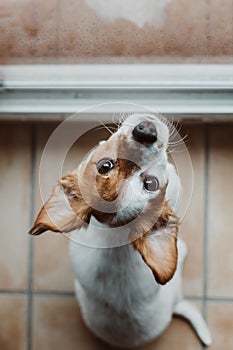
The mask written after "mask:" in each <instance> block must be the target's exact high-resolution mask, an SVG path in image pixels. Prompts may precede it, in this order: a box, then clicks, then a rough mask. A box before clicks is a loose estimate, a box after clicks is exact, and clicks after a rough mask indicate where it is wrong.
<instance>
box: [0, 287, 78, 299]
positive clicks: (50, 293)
mask: <svg viewBox="0 0 233 350" xmlns="http://www.w3.org/2000/svg"><path fill="white" fill-rule="evenodd" d="M0 294H13V295H16V294H21V295H28V296H29V294H31V295H32V296H36V295H43V296H54V297H57V296H61V297H74V296H75V294H74V292H65V291H58V290H51V291H50V290H48V291H47V290H38V291H33V290H31V292H29V290H17V289H15V290H14V289H12V290H11V289H0Z"/></svg>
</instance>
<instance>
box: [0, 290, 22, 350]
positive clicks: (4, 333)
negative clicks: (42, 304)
mask: <svg viewBox="0 0 233 350" xmlns="http://www.w3.org/2000/svg"><path fill="white" fill-rule="evenodd" d="M26 306H27V303H26V298H25V297H24V296H19V295H6V294H1V295H0V319H1V322H0V349H2V350H25V349H26V332H27V326H26V318H27V307H26Z"/></svg>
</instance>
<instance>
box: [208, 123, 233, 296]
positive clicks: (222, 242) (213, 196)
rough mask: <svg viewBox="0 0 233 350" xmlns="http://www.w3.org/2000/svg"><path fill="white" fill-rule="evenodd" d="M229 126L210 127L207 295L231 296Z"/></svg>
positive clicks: (232, 140)
mask: <svg viewBox="0 0 233 350" xmlns="http://www.w3.org/2000/svg"><path fill="white" fill-rule="evenodd" d="M232 136H233V125H229V126H227V125H225V126H221V125H216V126H212V127H211V129H210V160H209V198H208V242H209V247H208V253H209V254H208V294H209V295H210V296H219V297H232V295H233V254H232V245H233V235H232V193H233V186H232V178H233V137H232Z"/></svg>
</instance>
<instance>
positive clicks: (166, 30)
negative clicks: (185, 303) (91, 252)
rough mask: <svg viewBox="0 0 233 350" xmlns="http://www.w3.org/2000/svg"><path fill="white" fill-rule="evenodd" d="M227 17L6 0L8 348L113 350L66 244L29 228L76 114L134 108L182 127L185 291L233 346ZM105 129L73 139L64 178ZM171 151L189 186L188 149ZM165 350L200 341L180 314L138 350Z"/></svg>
mask: <svg viewBox="0 0 233 350" xmlns="http://www.w3.org/2000/svg"><path fill="white" fill-rule="evenodd" d="M232 14H233V1H232V0H211V1H210V0H196V1H193V2H190V1H185V0H160V1H159V0H157V1H155V0H154V1H153V0H144V1H142V0H140V1H139V0H138V1H137V2H135V1H132V0H128V1H127V2H126V1H122V0H115V1H110V0H109V1H107V0H106V1H105V0H76V1H74V0H67V1H65V0H49V1H45V0H37V1H35V0H2V1H1V2H0V196H1V210H0V218H1V220H0V222H1V233H0V319H1V322H0V349H1V350H18V349H19V350H24V349H27V350H31V349H33V350H39V349H46V350H47V349H48V350H53V349H56V350H63V349H65V348H67V349H69V350H75V349H84V350H86V349H87V350H103V349H106V350H108V349H112V348H111V347H109V346H107V345H105V344H104V343H102V342H101V341H100V340H98V339H96V338H95V337H94V336H93V335H92V334H91V333H90V332H89V331H88V330H87V329H86V327H85V325H84V324H83V322H82V319H81V315H80V311H79V307H78V304H77V302H76V300H75V298H74V293H73V273H72V269H71V266H70V262H69V251H68V244H69V242H68V240H66V239H65V238H64V237H63V236H60V235H58V234H54V233H46V234H44V235H42V236H40V237H36V238H31V237H29V235H27V232H28V230H29V229H30V227H31V225H32V222H33V220H34V218H35V216H36V214H37V212H38V210H39V209H40V207H41V204H42V202H41V196H40V188H39V167H40V159H41V155H42V152H43V150H44V147H45V145H46V142H47V141H48V139H49V137H50V135H51V134H52V133H53V131H54V130H55V129H56V128H57V127H58V125H59V124H60V122H61V121H64V120H65V119H66V118H67V117H68V116H70V115H71V114H73V113H76V112H77V113H78V117H77V120H76V122H75V123H74V126H73V127H74V128H77V134H78V133H79V131H80V130H81V129H82V128H86V129H90V130H91V129H92V127H94V126H96V124H98V123H99V122H98V120H101V121H102V122H107V123H111V122H112V121H113V120H114V121H117V120H118V118H120V116H121V113H124V112H137V111H138V109H139V110H141V109H140V108H141V107H140V108H139V107H138V105H137V104H140V105H143V106H144V107H145V108H147V109H148V110H150V111H158V112H160V113H162V114H164V115H165V116H167V118H168V119H169V120H174V121H175V122H176V125H177V128H178V130H180V134H181V136H185V135H187V138H186V140H185V142H186V146H187V148H188V151H189V153H190V156H191V159H192V164H193V171H194V188H193V196H192V200H191V203H190V207H189V209H188V212H187V214H186V216H185V218H184V220H183V222H182V225H181V229H180V234H181V235H182V237H183V238H184V240H185V241H186V242H187V244H188V248H189V254H188V258H187V260H186V263H185V267H184V293H185V296H186V297H187V298H188V299H189V300H191V301H192V302H193V303H194V304H195V305H196V306H197V307H198V308H199V309H200V310H201V311H202V312H203V315H204V317H205V318H206V319H207V322H208V324H209V327H210V330H211V333H212V337H213V345H212V346H211V348H210V349H211V350H212V349H213V350H219V349H224V350H231V349H232V346H233V335H232V328H233V318H232V315H233V253H232V248H231V246H232V244H233V236H232V232H233V230H232V226H231V225H232V220H231V215H232V209H233V205H232V193H233V186H232V178H233V124H232V120H233V119H232V117H233V19H232ZM103 103H104V104H105V105H104V107H103ZM98 104H100V107H98V108H95V109H94V110H93V109H92V110H90V109H88V108H90V107H91V106H93V105H98ZM99 126H100V128H99V129H98V130H96V129H95V130H91V131H88V132H87V133H85V134H84V135H82V136H81V137H80V138H79V139H78V140H77V141H76V142H75V143H74V144H73V146H72V147H71V148H70V150H69V152H68V154H67V156H66V159H65V161H64V164H63V168H62V172H63V174H65V173H67V172H68V171H70V170H73V169H74V168H76V167H77V165H78V164H79V162H80V161H81V159H82V157H83V156H84V155H85V154H86V153H87V152H88V151H89V150H90V149H91V148H92V147H93V146H94V145H96V144H97V142H98V141H99V140H102V139H106V138H107V137H109V133H108V132H107V131H106V130H105V129H104V128H101V123H99ZM63 147H64V144H63V141H62V139H61V144H60V145H59V147H56V148H50V150H49V152H51V154H52V156H53V158H54V164H56V162H57V161H58V158H59V153H60V152H62V151H63ZM176 156H177V157H179V159H180V163H179V164H180V168H179V170H180V172H181V175H182V178H183V180H184V182H185V181H186V180H188V179H187V177H189V173H188V171H187V166H186V164H185V163H184V162H183V163H182V160H183V154H182V152H181V153H178V152H177V154H176ZM54 164H51V166H50V167H48V169H47V174H46V176H44V177H43V179H42V182H43V186H44V187H45V188H46V189H47V193H48V195H49V193H50V191H51V186H52V185H53V184H54V183H55V181H56V180H57V178H58V177H59V174H57V172H56V171H55V170H54V167H53V166H54ZM170 348H173V349H174V350H176V349H177V350H178V349H182V350H201V349H203V346H202V344H200V342H199V340H198V339H197V337H196V335H195V334H194V332H193V331H192V329H191V328H190V326H189V325H188V324H187V323H186V322H185V321H183V320H181V319H174V320H173V322H172V324H171V325H170V326H169V328H168V329H167V330H166V332H165V333H164V334H163V335H162V336H161V337H160V338H159V339H157V340H155V341H154V342H153V343H152V344H149V345H148V346H145V347H143V348H142V350H143V349H145V350H157V349H158V350H167V349H170Z"/></svg>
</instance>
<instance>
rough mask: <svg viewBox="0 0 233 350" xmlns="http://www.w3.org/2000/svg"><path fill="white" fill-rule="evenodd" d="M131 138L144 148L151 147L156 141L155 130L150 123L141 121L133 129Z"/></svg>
mask: <svg viewBox="0 0 233 350" xmlns="http://www.w3.org/2000/svg"><path fill="white" fill-rule="evenodd" d="M133 138H134V140H135V141H137V142H139V143H142V144H144V145H146V146H150V145H152V144H153V143H154V142H156V141H157V130H156V127H155V125H154V124H153V123H152V122H151V121H143V122H141V123H139V124H138V125H136V126H135V128H134V129H133Z"/></svg>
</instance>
